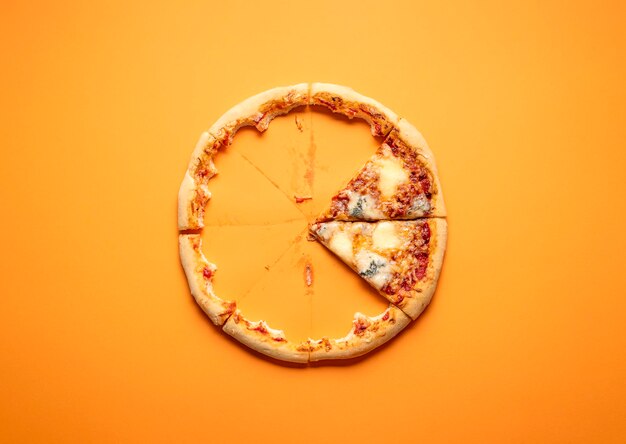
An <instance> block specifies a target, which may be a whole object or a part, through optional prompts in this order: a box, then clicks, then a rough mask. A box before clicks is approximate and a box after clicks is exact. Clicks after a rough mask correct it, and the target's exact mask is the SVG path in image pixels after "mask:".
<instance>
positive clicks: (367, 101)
mask: <svg viewBox="0 0 626 444" xmlns="http://www.w3.org/2000/svg"><path fill="white" fill-rule="evenodd" d="M301 106H323V107H326V108H328V109H329V110H330V111H332V112H333V113H340V114H343V115H344V116H346V117H348V118H350V119H352V118H355V117H356V118H360V119H363V120H365V121H366V122H368V123H369V125H370V129H371V132H372V135H374V136H376V137H380V138H381V139H382V144H381V146H380V147H379V148H378V149H377V151H376V152H375V153H374V154H373V155H372V157H371V158H370V159H369V160H368V161H367V162H366V163H365V165H364V166H363V167H362V168H361V170H360V171H358V172H357V173H356V174H355V175H354V176H353V177H352V179H350V180H349V181H348V183H347V184H346V186H345V187H344V188H343V189H341V190H339V191H338V192H337V193H336V194H335V195H334V196H333V197H332V198H331V199H330V203H329V205H328V207H327V208H326V209H325V210H324V211H323V212H322V213H321V214H320V215H319V216H318V217H317V219H316V220H315V221H314V222H313V223H312V224H311V225H310V226H309V233H310V238H311V239H312V240H316V241H318V242H319V243H320V244H322V245H324V246H325V247H326V248H327V249H328V250H329V251H330V252H332V253H333V254H335V255H337V256H338V257H339V258H341V259H342V260H343V261H344V262H345V263H346V265H348V266H349V267H350V268H351V269H352V270H353V271H355V272H356V273H357V274H358V275H359V276H360V277H361V278H362V279H364V280H365V281H366V282H368V283H369V284H370V285H371V286H372V287H374V288H375V289H376V290H378V292H379V293H380V294H381V295H382V296H383V297H384V298H386V299H387V300H388V302H389V306H388V308H387V309H386V310H385V311H384V312H383V313H380V314H379V315H377V316H372V317H368V316H365V315H363V314H361V313H356V314H355V316H354V319H353V321H352V327H351V328H350V330H349V331H348V333H347V334H346V335H345V336H344V337H342V338H328V337H323V338H321V339H312V338H309V339H308V340H306V341H304V342H301V343H295V342H292V341H289V339H288V338H287V337H286V336H285V334H284V332H283V331H282V330H278V329H275V328H272V327H270V326H269V325H268V324H267V323H266V322H265V321H263V320H257V321H253V320H249V319H247V318H246V317H245V315H244V314H243V313H242V312H241V311H240V310H239V309H238V308H237V304H236V302H234V301H227V300H224V299H221V298H220V297H218V296H217V295H216V294H215V292H214V290H213V282H212V281H213V277H214V276H215V273H216V272H217V266H216V265H215V264H213V263H211V262H209V261H208V260H207V258H206V257H205V256H204V254H203V252H202V239H201V235H200V234H198V231H199V230H202V228H203V217H204V210H205V207H206V206H207V203H208V201H209V199H210V198H211V193H210V191H209V187H208V184H209V180H210V179H211V178H212V177H213V176H215V174H217V169H216V168H215V165H214V162H213V159H214V157H215V155H216V154H217V153H218V152H219V151H220V150H221V149H225V148H227V147H228V146H229V145H230V144H231V143H232V141H233V137H234V136H235V134H236V132H237V131H238V130H239V129H240V128H242V127H244V126H253V127H255V128H256V129H257V130H258V131H260V132H263V131H265V130H267V128H268V126H269V124H270V122H271V121H272V120H273V119H274V118H275V117H276V116H279V115H282V114H286V113H288V112H290V111H291V110H293V109H294V108H297V107H301ZM445 216H446V210H445V205H444V202H443V196H442V192H441V185H440V182H439V178H438V174H437V169H436V166H435V161H434V156H433V154H432V152H431V150H430V148H429V147H428V145H427V144H426V141H425V140H424V138H423V137H422V135H421V134H420V133H419V131H417V129H415V127H413V125H411V124H410V123H409V122H408V121H407V120H406V119H404V118H402V117H399V116H397V115H396V114H395V113H394V112H393V111H391V110H389V109H388V108H386V107H385V106H383V105H382V104H380V103H378V102H377V101H375V100H373V99H371V98H369V97H366V96H363V95H361V94H359V93H357V92H355V91H354V90H352V89H350V88H346V87H344V86H339V85H334V84H328V83H313V84H306V83H302V84H297V85H293V86H286V87H279V88H274V89H271V90H269V91H265V92H263V93H261V94H258V95H256V96H253V97H251V98H249V99H246V100H244V101H243V102H241V103H240V104H238V105H236V106H234V107H233V108H231V109H230V110H229V111H227V112H226V113H225V114H224V115H223V116H222V117H220V118H219V119H218V120H217V122H215V124H213V125H212V126H211V127H210V128H209V130H208V131H206V132H204V133H203V134H202V135H201V137H200V140H199V141H198V143H197V144H196V147H195V149H194V151H193V154H192V158H191V160H190V162H189V165H188V168H187V171H186V172H185V176H184V179H183V182H182V184H181V187H180V190H179V195H178V228H179V231H180V232H181V233H180V234H179V249H180V257H181V263H182V266H183V269H184V271H185V274H186V276H187V281H188V284H189V288H190V291H191V294H192V296H193V297H194V299H195V301H196V302H197V303H198V305H199V306H200V307H201V308H202V310H203V311H204V312H205V313H206V314H207V316H208V317H209V318H210V319H211V321H212V322H213V323H214V324H215V325H217V326H220V327H222V329H223V331H224V332H226V333H227V334H229V335H230V336H232V337H233V338H235V339H237V340H238V341H239V342H241V343H242V344H245V345H246V346H248V347H250V348H252V349H254V350H256V351H257V352H260V353H262V354H264V355H266V356H270V357H272V358H275V359H278V360H283V361H289V362H294V363H301V364H304V363H307V362H314V361H321V360H330V359H347V358H354V357H357V356H361V355H363V354H365V353H368V352H370V351H371V350H373V349H375V348H377V347H379V346H380V345H382V344H384V343H385V342H387V341H389V340H390V339H392V338H393V337H395V336H396V335H397V334H398V333H399V332H400V331H402V329H404V328H405V327H406V326H407V325H408V324H409V323H410V322H411V321H412V320H414V319H416V318H417V317H418V316H419V315H420V314H421V313H422V311H423V310H424V309H425V308H426V306H427V305H428V304H429V302H430V300H431V298H432V295H433V293H434V291H435V288H436V285H437V281H438V278H439V274H440V271H441V267H442V263H443V256H444V251H445V246H446V240H447V222H446V219H445ZM189 230H193V232H191V233H190V232H189Z"/></svg>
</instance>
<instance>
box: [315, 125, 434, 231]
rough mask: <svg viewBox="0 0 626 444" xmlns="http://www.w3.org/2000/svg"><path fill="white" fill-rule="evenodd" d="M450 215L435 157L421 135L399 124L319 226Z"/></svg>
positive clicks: (337, 198) (410, 126) (331, 205)
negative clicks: (324, 223) (338, 222)
mask: <svg viewBox="0 0 626 444" xmlns="http://www.w3.org/2000/svg"><path fill="white" fill-rule="evenodd" d="M445 215H446V210H445V206H444V203H443V196H442V194H441V186H440V184H439V178H438V176H437V167H436V166H435V159H434V156H433V154H432V152H431V151H430V149H429V148H428V145H427V144H426V141H425V140H424V138H423V137H422V135H421V134H420V133H419V131H417V129H415V127H414V126H413V125H411V124H410V123H409V122H407V121H406V120H405V119H400V121H399V122H398V124H397V125H396V127H395V128H394V129H393V130H392V131H391V132H390V133H389V136H388V137H387V138H386V139H385V141H384V142H383V144H382V145H381V147H380V148H379V149H378V150H377V151H376V153H375V154H374V155H373V156H372V157H371V158H370V160H368V161H367V163H366V164H365V166H364V167H363V168H362V169H361V171H359V172H358V173H357V174H356V175H355V176H354V177H353V178H352V179H351V180H350V182H348V184H347V185H346V187H345V188H343V189H342V190H340V191H339V192H338V193H337V194H336V195H335V196H333V198H332V199H331V204H330V206H329V208H327V209H326V210H325V211H323V212H322V214H321V215H320V216H319V217H318V219H317V221H318V222H325V221H329V220H344V221H359V220H367V221H375V220H385V219H404V220H409V219H417V218H420V217H444V216H445Z"/></svg>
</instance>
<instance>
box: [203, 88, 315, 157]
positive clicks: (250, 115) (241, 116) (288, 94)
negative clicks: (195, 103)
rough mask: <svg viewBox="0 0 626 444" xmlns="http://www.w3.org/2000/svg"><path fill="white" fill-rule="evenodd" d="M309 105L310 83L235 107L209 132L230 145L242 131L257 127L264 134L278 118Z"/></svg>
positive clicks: (261, 95) (262, 95)
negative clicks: (249, 127) (243, 128)
mask: <svg viewBox="0 0 626 444" xmlns="http://www.w3.org/2000/svg"><path fill="white" fill-rule="evenodd" d="M308 102H309V85H308V83H299V84H297V85H292V86H279V87H277V88H273V89H270V90H268V91H264V92H262V93H259V94H257V95H255V96H252V97H249V98H247V99H246V100H244V101H243V102H241V103H239V104H237V105H235V106H233V107H232V108H231V109H229V110H228V111H226V112H225V113H224V114H223V115H222V116H221V117H220V118H219V119H218V120H217V122H215V123H214V124H213V125H212V126H211V128H209V133H210V134H211V135H213V136H214V137H215V138H216V139H217V140H221V141H223V142H224V143H225V144H226V145H229V144H230V142H231V141H232V138H233V136H234V135H235V133H236V132H237V130H239V129H240V128H241V127H244V126H254V127H256V128H257V129H258V130H259V131H261V132H263V131H265V130H266V129H267V128H268V126H269V124H270V122H271V121H272V120H273V119H274V118H275V117H276V116H279V115H281V114H287V113H288V112H289V111H291V110H292V109H294V108H296V107H298V106H305V105H307V104H308Z"/></svg>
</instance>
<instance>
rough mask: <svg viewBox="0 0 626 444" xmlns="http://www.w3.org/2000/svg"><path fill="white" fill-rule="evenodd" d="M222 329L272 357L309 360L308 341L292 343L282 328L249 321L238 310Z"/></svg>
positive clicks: (293, 360) (298, 360)
mask: <svg viewBox="0 0 626 444" xmlns="http://www.w3.org/2000/svg"><path fill="white" fill-rule="evenodd" d="M223 329H224V331H225V332H226V333H228V334H229V335H230V336H232V337H233V338H235V339H237V340H238V341H239V342H241V343H242V344H245V345H247V346H248V347H250V348H251V349H253V350H256V351H258V352H259V353H262V354H264V355H267V356H270V357H272V358H274V359H279V360H281V361H288V362H296V363H306V362H308V360H309V348H310V347H309V343H308V341H307V342H304V343H302V344H294V343H292V342H290V341H288V340H287V338H286V337H285V334H284V333H283V331H282V330H274V329H272V328H270V327H269V326H268V325H267V323H266V322H265V321H257V322H253V321H249V320H248V319H246V318H245V317H244V316H243V315H242V313H241V311H239V310H236V311H235V312H234V313H233V315H232V316H231V317H230V318H229V319H228V320H227V321H226V323H225V324H224V328H223Z"/></svg>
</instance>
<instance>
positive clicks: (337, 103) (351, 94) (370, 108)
mask: <svg viewBox="0 0 626 444" xmlns="http://www.w3.org/2000/svg"><path fill="white" fill-rule="evenodd" d="M309 103H310V104H311V105H320V106H324V107H326V108H328V109H330V110H331V111H332V112H334V113H340V114H343V115H344V116H347V117H348V118H350V119H352V118H354V117H358V118H360V119H363V120H365V121H367V122H368V123H369V124H370V128H371V131H372V134H373V135H374V136H378V137H385V136H386V135H387V134H388V133H389V132H390V131H391V130H392V129H393V128H394V126H395V125H396V124H397V123H398V120H399V118H398V116H397V115H396V113H394V112H393V111H391V110H390V109H389V108H387V107H386V106H384V105H382V104H381V103H379V102H377V101H376V100H374V99H372V98H370V97H367V96H364V95H362V94H359V93H357V92H356V91H354V90H353V89H351V88H348V87H345V86H341V85H335V84H332V83H313V84H312V85H311V97H310V102H309Z"/></svg>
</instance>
